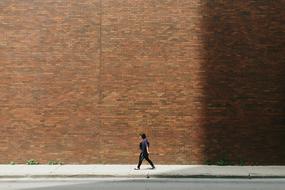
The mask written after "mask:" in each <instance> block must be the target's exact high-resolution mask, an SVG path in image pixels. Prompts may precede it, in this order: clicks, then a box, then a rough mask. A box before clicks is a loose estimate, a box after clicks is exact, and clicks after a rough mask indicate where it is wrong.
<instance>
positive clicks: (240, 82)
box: [202, 0, 285, 164]
mask: <svg viewBox="0 0 285 190" xmlns="http://www.w3.org/2000/svg"><path fill="white" fill-rule="evenodd" d="M282 7H284V2H282V1H278V0H277V1H253V0H251V1H246V2H244V1H242V2H239V1H208V2H207V3H206V4H205V6H204V8H203V9H205V10H203V14H204V15H203V16H204V17H203V24H204V25H203V27H204V28H205V31H206V32H205V33H204V34H203V35H204V37H203V40H204V45H205V47H204V49H205V50H206V52H205V55H206V56H207V58H206V59H207V64H206V65H205V66H204V67H205V70H206V74H205V77H206V80H205V86H204V91H205V94H206V100H205V108H204V110H205V113H204V114H205V115H204V117H205V118H206V119H205V120H204V121H203V124H202V127H203V128H204V130H205V132H206V138H205V139H206V142H205V145H204V146H205V150H204V154H205V155H204V156H205V159H207V160H205V161H207V162H208V163H217V162H218V161H220V162H223V161H224V162H225V163H228V162H230V163H234V164H285V152H284V146H285V88H284V84H283V83H284V81H285V65H284V60H285V57H284V34H283V31H284V29H285V28H284V25H283V24H282V23H284V18H285V15H284V11H282V9H283V8H282Z"/></svg>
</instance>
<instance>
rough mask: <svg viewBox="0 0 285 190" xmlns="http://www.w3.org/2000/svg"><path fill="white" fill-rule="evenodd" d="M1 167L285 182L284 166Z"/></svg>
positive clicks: (4, 170) (6, 170) (17, 171)
mask: <svg viewBox="0 0 285 190" xmlns="http://www.w3.org/2000/svg"><path fill="white" fill-rule="evenodd" d="M134 168H135V165H0V178H39V177H42V178H52V177H54V178H56V177H130V178H132V177H142V178H145V177H157V178H158V177H160V178H168V177H171V178H173V177H175V178H183V177H185V178H191V177H192V178H285V166H207V165H156V169H154V170H151V169H150V167H149V166H148V165H142V167H141V170H134Z"/></svg>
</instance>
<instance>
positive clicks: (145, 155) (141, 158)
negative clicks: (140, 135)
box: [138, 153, 154, 169]
mask: <svg viewBox="0 0 285 190" xmlns="http://www.w3.org/2000/svg"><path fill="white" fill-rule="evenodd" d="M144 159H145V160H146V161H148V163H149V164H150V165H151V167H153V168H154V165H153V163H152V161H151V160H150V159H149V157H148V154H147V153H146V154H144V153H141V154H140V157H139V163H138V169H139V168H140V167H141V164H142V161H143V160H144Z"/></svg>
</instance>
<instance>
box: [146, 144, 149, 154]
mask: <svg viewBox="0 0 285 190" xmlns="http://www.w3.org/2000/svg"><path fill="white" fill-rule="evenodd" d="M146 152H147V153H148V154H149V150H148V144H147V143H146Z"/></svg>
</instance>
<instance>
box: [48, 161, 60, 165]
mask: <svg viewBox="0 0 285 190" xmlns="http://www.w3.org/2000/svg"><path fill="white" fill-rule="evenodd" d="M48 165H63V162H61V161H58V160H50V161H48Z"/></svg>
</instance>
